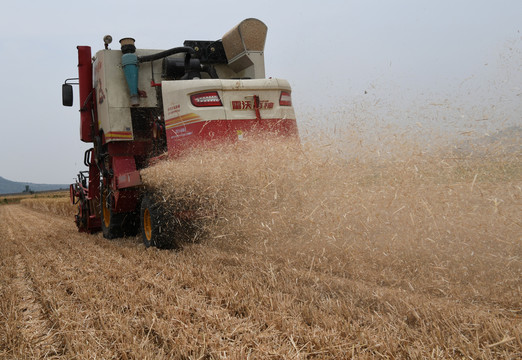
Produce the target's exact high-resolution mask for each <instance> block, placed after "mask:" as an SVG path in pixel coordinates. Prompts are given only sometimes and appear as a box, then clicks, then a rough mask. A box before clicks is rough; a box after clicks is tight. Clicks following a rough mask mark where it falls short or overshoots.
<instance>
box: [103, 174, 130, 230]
mask: <svg viewBox="0 0 522 360" xmlns="http://www.w3.org/2000/svg"><path fill="white" fill-rule="evenodd" d="M108 193H109V192H108V191H107V189H105V187H104V186H103V184H102V185H101V197H100V208H101V227H102V232H103V237H104V238H106V239H116V238H119V237H122V236H123V234H124V231H123V226H122V225H123V222H124V220H125V215H126V214H125V213H120V214H117V213H114V212H113V210H112V208H111V206H110V203H109V199H108Z"/></svg>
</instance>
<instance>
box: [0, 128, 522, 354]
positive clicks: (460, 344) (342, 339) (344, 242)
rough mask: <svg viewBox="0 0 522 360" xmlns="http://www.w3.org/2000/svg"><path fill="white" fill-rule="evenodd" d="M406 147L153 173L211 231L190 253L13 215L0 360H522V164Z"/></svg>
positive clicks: (6, 215) (492, 151) (176, 207)
mask: <svg viewBox="0 0 522 360" xmlns="http://www.w3.org/2000/svg"><path fill="white" fill-rule="evenodd" d="M390 135H392V134H390ZM337 136H338V135H337ZM391 138H392V139H393V141H390V142H389V143H387V144H385V145H386V146H383V142H380V143H379V144H378V146H375V147H371V146H368V147H365V146H360V147H359V149H358V151H357V152H352V151H351V149H350V151H348V150H347V148H346V147H343V146H344V142H339V141H334V139H331V138H330V139H328V137H323V138H321V140H320V141H314V142H309V141H306V139H305V141H304V144H303V145H302V146H297V147H296V146H295V144H289V143H277V142H274V143H269V144H268V146H266V143H265V144H256V143H250V144H239V145H236V146H233V147H230V148H221V149H217V150H214V151H204V152H195V153H193V154H191V155H190V156H187V157H184V158H183V159H179V160H177V161H170V162H166V163H161V164H159V165H157V166H155V167H153V168H150V169H148V170H147V171H146V172H144V174H143V180H144V181H145V182H146V184H147V186H148V188H149V190H151V189H156V191H158V192H159V194H160V195H161V196H160V199H162V201H164V203H165V204H168V205H169V207H168V208H169V211H171V213H176V212H179V211H180V210H186V209H190V210H191V211H195V212H197V213H198V214H200V215H201V219H199V220H198V221H197V223H196V228H195V229H194V231H192V232H191V233H190V235H191V236H192V237H191V238H190V239H191V241H189V242H188V243H187V244H186V245H185V246H184V247H183V249H182V250H181V251H159V250H156V249H152V248H151V249H148V250H146V249H145V248H144V247H143V245H141V244H140V240H139V238H126V239H121V240H117V241H108V240H105V239H103V238H102V237H101V235H99V234H98V235H84V234H78V233H76V232H75V228H74V224H73V222H72V221H70V219H65V218H62V217H53V216H51V215H47V214H44V213H37V212H33V211H29V210H26V209H24V208H22V207H19V206H5V207H1V208H0V218H1V219H2V221H1V222H0V236H1V237H0V239H1V241H2V246H0V259H1V263H0V274H1V275H0V299H1V308H0V313H1V316H0V322H1V324H0V325H1V326H0V356H1V357H4V358H32V357H40V358H44V357H48V358H81V359H87V358H94V357H97V358H121V359H127V358H136V359H137V358H139V359H146V358H148V359H161V358H174V359H218V358H230V359H247V358H252V359H257V358H261V359H272V358H274V359H314V358H316V359H340V358H361V359H365V358H391V359H399V358H413V359H422V358H438V359H447V358H472V359H496V358H505V359H515V358H520V357H521V356H522V350H521V349H522V322H521V317H522V313H521V310H522V302H521V300H520V299H521V285H522V281H521V279H522V277H521V275H522V262H521V260H522V259H521V255H522V249H521V246H522V236H521V235H522V231H521V225H522V224H521V222H520V219H521V216H520V215H521V210H522V209H521V195H522V181H521V180H522V176H521V175H522V164H521V162H520V156H521V152H520V150H519V148H515V149H514V150H513V149H511V150H509V151H504V150H505V148H504V147H503V146H502V144H495V146H490V145H488V146H487V147H486V146H482V145H480V146H479V148H478V149H477V148H475V149H472V151H471V149H467V150H465V151H464V150H461V151H458V152H456V151H453V150H448V148H442V149H443V150H440V149H437V147H436V146H433V145H434V144H432V146H430V148H429V149H426V147H425V146H422V144H419V143H415V142H412V141H411V139H409V138H405V137H402V136H395V137H394V136H391ZM352 140H353V139H350V144H354V143H353V141H352ZM365 145H367V144H365ZM478 150H480V151H478ZM29 294H30V295H29ZM29 303H30V304H33V305H32V306H29V305H28V304H29ZM29 317H31V318H32V319H35V321H33V322H31V321H29Z"/></svg>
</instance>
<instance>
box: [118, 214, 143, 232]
mask: <svg viewBox="0 0 522 360" xmlns="http://www.w3.org/2000/svg"><path fill="white" fill-rule="evenodd" d="M121 226H122V228H123V234H124V235H125V236H136V235H138V233H139V231H140V213H139V211H133V212H129V213H125V217H124V219H123V222H122V224H121Z"/></svg>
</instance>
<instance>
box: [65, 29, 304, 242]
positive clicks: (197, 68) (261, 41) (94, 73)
mask: <svg viewBox="0 0 522 360" xmlns="http://www.w3.org/2000/svg"><path fill="white" fill-rule="evenodd" d="M266 33H267V27H266V25H265V24H264V23H263V22H261V21H259V20H257V19H246V20H244V21H242V22H241V23H240V24H238V25H237V26H236V27H234V28H233V29H232V30H230V31H229V32H228V33H226V34H225V35H224V36H223V37H222V39H220V40H217V41H199V40H187V41H185V42H184V44H183V45H184V46H182V47H176V48H172V49H169V50H164V51H162V50H146V49H137V48H136V47H135V40H134V39H132V38H124V39H121V40H120V44H121V50H111V49H109V44H110V43H111V42H112V37H111V36H109V35H107V36H105V37H104V39H103V40H104V43H105V49H104V50H100V51H98V52H97V53H96V55H95V56H94V57H92V55H91V48H90V47H89V46H78V62H79V64H78V72H79V78H76V79H67V80H66V81H65V83H64V84H63V85H62V93H63V94H62V95H63V105H65V106H72V104H73V91H72V84H79V89H80V91H79V96H80V99H79V103H80V106H81V107H80V116H81V118H80V121H81V122H80V139H81V141H83V142H87V143H93V147H92V148H91V149H89V150H87V151H86V152H85V155H84V164H85V166H87V167H88V168H89V169H88V170H87V171H81V172H80V173H79V174H78V179H77V182H76V183H75V184H72V185H71V186H70V194H71V202H72V203H73V204H77V206H78V214H77V215H76V225H77V227H78V230H79V231H81V232H87V233H93V232H96V231H99V230H100V229H101V230H102V231H103V236H104V237H105V238H108V239H113V238H117V237H121V236H124V235H135V234H137V233H138V231H139V229H140V228H141V232H142V236H143V241H144V244H145V246H147V247H149V246H157V247H169V246H170V244H171V243H172V242H173V238H175V237H176V234H175V233H173V231H172V230H173V229H169V226H167V224H168V223H172V222H170V221H166V219H165V218H164V214H163V212H162V209H160V206H159V205H158V204H157V203H156V202H155V201H154V194H152V193H150V192H148V191H147V190H146V189H145V187H144V186H143V184H142V181H141V176H140V171H141V170H142V169H144V168H147V167H148V166H151V165H153V164H155V163H158V162H159V161H164V160H166V159H176V158H179V157H180V156H183V154H186V153H187V151H190V149H193V148H194V147H201V146H212V145H213V144H217V143H234V142H238V141H244V140H246V139H248V138H251V137H253V136H255V135H257V134H261V135H263V136H269V137H286V138H296V139H297V137H298V133H297V124H296V119H295V113H294V109H293V107H292V99H291V88H290V85H289V83H288V81H286V80H282V79H272V78H269V79H266V78H265V66H264V54H263V51H264V46H265V39H266Z"/></svg>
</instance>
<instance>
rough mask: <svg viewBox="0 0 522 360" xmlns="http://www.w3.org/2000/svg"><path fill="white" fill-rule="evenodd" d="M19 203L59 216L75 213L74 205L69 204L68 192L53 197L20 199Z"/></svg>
mask: <svg viewBox="0 0 522 360" xmlns="http://www.w3.org/2000/svg"><path fill="white" fill-rule="evenodd" d="M20 203H21V204H22V205H23V206H26V207H28V208H31V209H33V210H38V211H43V212H49V213H52V214H56V215H61V216H71V217H73V216H74V215H76V213H77V209H76V206H72V205H71V201H70V199H69V194H68V193H66V194H65V193H62V194H59V195H55V196H53V197H33V198H26V199H21V201H20Z"/></svg>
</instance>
